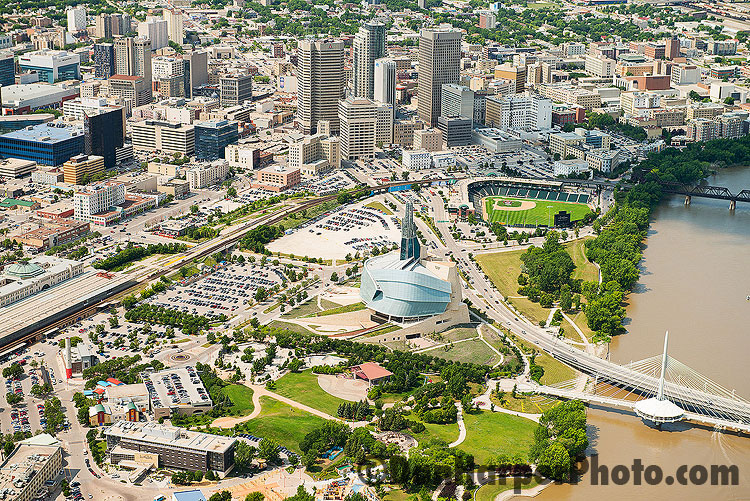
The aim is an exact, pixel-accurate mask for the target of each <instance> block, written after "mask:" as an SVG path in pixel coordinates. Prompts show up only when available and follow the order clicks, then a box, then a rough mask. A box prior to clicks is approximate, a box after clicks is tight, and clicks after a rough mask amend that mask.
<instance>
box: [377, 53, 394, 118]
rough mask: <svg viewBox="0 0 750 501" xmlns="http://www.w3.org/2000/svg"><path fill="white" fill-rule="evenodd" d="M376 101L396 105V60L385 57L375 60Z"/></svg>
mask: <svg viewBox="0 0 750 501" xmlns="http://www.w3.org/2000/svg"><path fill="white" fill-rule="evenodd" d="M373 90H374V93H373V96H374V98H375V101H380V102H381V103H388V104H392V105H394V106H395V105H396V61H394V60H393V59H391V58H388V57H383V58H380V59H377V60H376V61H375V85H374V89H373Z"/></svg>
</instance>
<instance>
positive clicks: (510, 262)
mask: <svg viewBox="0 0 750 501" xmlns="http://www.w3.org/2000/svg"><path fill="white" fill-rule="evenodd" d="M524 252H525V251H523V250H517V251H509V252H495V253H491V254H479V255H477V256H475V257H474V259H475V260H476V262H477V263H479V266H480V267H481V268H482V270H483V271H484V272H485V273H486V274H487V276H488V277H490V280H492V283H493V284H495V287H497V289H498V290H499V291H500V293H501V294H502V295H503V296H517V295H518V275H519V274H520V273H521V254H523V253H524Z"/></svg>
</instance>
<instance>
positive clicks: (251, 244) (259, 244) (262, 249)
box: [240, 224, 284, 254]
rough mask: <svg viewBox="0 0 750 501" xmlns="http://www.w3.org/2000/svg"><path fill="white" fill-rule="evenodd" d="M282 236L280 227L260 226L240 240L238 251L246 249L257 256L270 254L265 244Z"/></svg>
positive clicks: (282, 231) (282, 230) (282, 232)
mask: <svg viewBox="0 0 750 501" xmlns="http://www.w3.org/2000/svg"><path fill="white" fill-rule="evenodd" d="M283 234H284V229H283V228H282V227H280V226H269V225H267V224H262V225H260V226H258V227H256V228H253V229H252V230H250V231H248V232H247V234H246V235H245V236H244V237H242V239H241V240H240V249H248V250H251V251H253V252H257V253H259V254H270V252H269V251H268V249H266V244H267V243H269V242H271V241H272V240H275V239H277V238H279V237H280V236H281V235H283Z"/></svg>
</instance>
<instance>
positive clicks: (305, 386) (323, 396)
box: [273, 369, 346, 416]
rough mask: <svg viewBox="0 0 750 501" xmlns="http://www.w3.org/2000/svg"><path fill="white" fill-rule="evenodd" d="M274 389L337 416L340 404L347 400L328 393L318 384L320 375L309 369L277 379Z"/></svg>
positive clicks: (282, 394) (280, 393) (296, 400)
mask: <svg viewBox="0 0 750 501" xmlns="http://www.w3.org/2000/svg"><path fill="white" fill-rule="evenodd" d="M273 391H274V392H275V393H278V394H279V395H281V396H284V397H287V398H291V399H292V400H294V401H295V402H299V403H301V404H305V405H307V406H310V407H312V408H313V409H318V410H319V411H323V412H325V413H327V414H330V415H331V416H336V414H337V412H338V409H339V405H340V404H342V403H343V402H346V400H342V399H340V398H338V397H334V396H333V395H331V394H329V393H326V392H325V391H324V390H323V388H321V387H320V385H319V384H318V375H317V374H313V373H312V371H311V370H309V369H308V370H306V371H303V372H290V373H289V374H286V375H285V376H283V377H282V378H280V379H278V380H277V381H276V387H275V389H274V390H273Z"/></svg>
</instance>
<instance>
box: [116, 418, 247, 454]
mask: <svg viewBox="0 0 750 501" xmlns="http://www.w3.org/2000/svg"><path fill="white" fill-rule="evenodd" d="M104 434H105V435H106V436H110V435H111V436H115V437H120V438H123V439H130V440H136V441H142V442H151V443H157V444H159V445H162V446H170V447H175V448H178V449H189V450H193V451H199V452H216V453H219V454H221V453H225V452H227V451H228V450H230V449H231V448H232V447H233V446H234V444H235V442H236V441H237V439H236V438H232V437H224V436H221V435H209V434H208V433H201V432H197V431H191V430H186V429H185V428H178V427H176V426H169V425H164V424H159V423H157V422H154V421H149V422H130V421H118V422H116V423H114V424H113V425H112V426H110V427H109V428H107V429H106V430H105V431H104ZM121 445H122V443H121Z"/></svg>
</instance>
